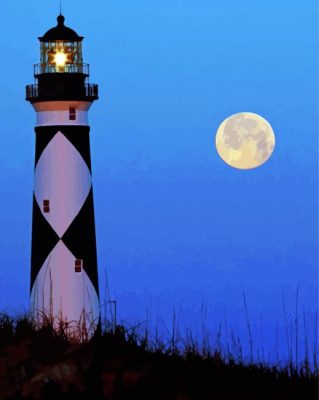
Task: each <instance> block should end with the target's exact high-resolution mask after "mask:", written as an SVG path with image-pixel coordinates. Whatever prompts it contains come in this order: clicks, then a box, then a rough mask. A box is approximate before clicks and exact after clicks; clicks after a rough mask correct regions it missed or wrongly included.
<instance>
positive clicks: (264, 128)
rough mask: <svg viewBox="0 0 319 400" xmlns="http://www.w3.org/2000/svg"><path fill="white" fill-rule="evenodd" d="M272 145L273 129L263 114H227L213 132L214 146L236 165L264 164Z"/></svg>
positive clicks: (239, 166)
mask: <svg viewBox="0 0 319 400" xmlns="http://www.w3.org/2000/svg"><path fill="white" fill-rule="evenodd" d="M274 147H275V134H274V131H273V129H272V127H271V125H270V124H269V122H268V121H266V120H265V119H264V118H263V117H261V116H260V115H258V114H254V113H250V112H241V113H238V114H234V115H231V116H230V117H228V118H226V119H225V120H224V121H223V122H222V124H221V125H220V126H219V128H218V130H217V134H216V148H217V151H218V154H219V155H220V157H221V159H222V160H224V161H225V163H227V164H228V165H230V166H231V167H234V168H239V169H253V168H256V167H259V166H260V165H262V164H264V163H265V162H266V161H267V160H268V159H269V158H270V156H271V155H272V152H273V151H274Z"/></svg>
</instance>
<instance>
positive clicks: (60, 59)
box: [54, 51, 68, 67]
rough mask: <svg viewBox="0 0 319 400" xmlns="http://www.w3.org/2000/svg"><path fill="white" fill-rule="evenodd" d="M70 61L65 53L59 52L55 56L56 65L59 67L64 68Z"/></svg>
mask: <svg viewBox="0 0 319 400" xmlns="http://www.w3.org/2000/svg"><path fill="white" fill-rule="evenodd" d="M67 59H68V55H67V54H65V53H64V52H63V51H58V52H57V53H56V54H55V55H54V64H55V65H56V66H57V67H64V66H65V64H66V62H67Z"/></svg>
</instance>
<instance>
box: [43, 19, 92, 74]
mask: <svg viewBox="0 0 319 400" xmlns="http://www.w3.org/2000/svg"><path fill="white" fill-rule="evenodd" d="M57 20H58V24H57V26H56V27H54V28H52V29H50V30H49V31H48V32H46V34H45V35H44V36H42V37H40V38H39V40H40V42H41V59H40V61H41V63H40V64H39V65H38V68H37V69H38V71H36V72H37V73H36V75H37V74H39V73H40V74H45V73H63V72H69V73H84V66H83V59H82V40H83V37H82V36H79V35H78V34H77V33H76V32H75V31H74V30H73V29H71V28H68V27H67V26H65V25H64V21H65V18H64V16H63V15H59V16H58V18H57Z"/></svg>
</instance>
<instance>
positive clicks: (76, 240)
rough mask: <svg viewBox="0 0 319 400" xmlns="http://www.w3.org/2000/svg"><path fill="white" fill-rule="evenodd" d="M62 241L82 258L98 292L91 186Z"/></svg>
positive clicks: (78, 257)
mask: <svg viewBox="0 0 319 400" xmlns="http://www.w3.org/2000/svg"><path fill="white" fill-rule="evenodd" d="M62 241H63V242H64V244H65V245H66V246H67V247H68V249H69V250H70V251H71V253H72V254H74V256H75V258H77V259H82V260H83V268H84V270H85V272H86V273H87V275H88V277H89V278H90V280H91V281H92V284H93V286H94V288H95V290H96V292H97V294H99V287H98V277H97V256H96V238H95V224H94V205H93V190H92V188H91V191H90V193H89V195H88V197H87V199H86V201H85V203H84V204H83V207H82V208H81V210H80V212H79V213H78V215H77V216H76V217H75V219H74V220H73V222H72V224H71V225H70V226H69V228H68V230H67V231H66V233H65V234H64V235H63V237H62Z"/></svg>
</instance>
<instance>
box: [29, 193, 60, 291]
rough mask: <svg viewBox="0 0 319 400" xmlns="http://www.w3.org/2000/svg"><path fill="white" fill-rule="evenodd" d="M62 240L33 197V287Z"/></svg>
mask: <svg viewBox="0 0 319 400" xmlns="http://www.w3.org/2000/svg"><path fill="white" fill-rule="evenodd" d="M59 240H60V238H59V236H58V235H57V234H56V232H55V231H54V229H53V228H52V227H51V225H50V224H49V223H48V221H47V220H46V219H45V218H44V216H43V214H42V213H41V210H40V208H39V206H38V203H37V201H36V199H35V196H33V219H32V249H31V286H30V291H31V290H32V287H33V284H34V282H35V280H36V277H37V275H38V273H39V271H40V269H41V267H42V265H43V263H44V261H45V260H46V258H47V257H48V255H49V254H50V252H51V251H52V250H53V249H54V247H55V246H56V245H57V243H58V242H59Z"/></svg>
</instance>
